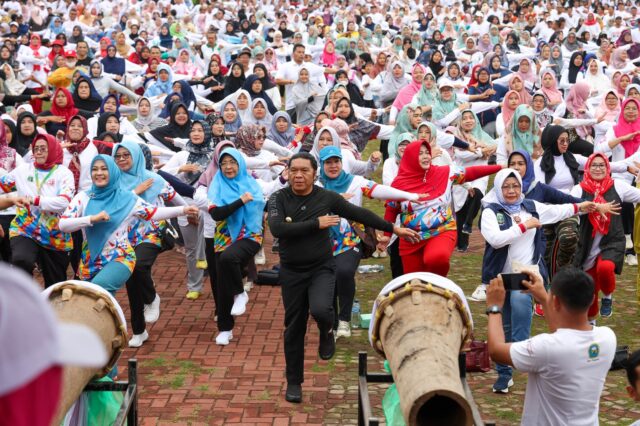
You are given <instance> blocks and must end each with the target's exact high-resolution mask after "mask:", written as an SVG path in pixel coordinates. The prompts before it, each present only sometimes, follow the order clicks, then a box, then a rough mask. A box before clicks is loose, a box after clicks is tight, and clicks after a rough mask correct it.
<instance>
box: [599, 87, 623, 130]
mask: <svg viewBox="0 0 640 426" xmlns="http://www.w3.org/2000/svg"><path fill="white" fill-rule="evenodd" d="M609 93H613V94H614V95H615V97H616V98H617V99H618V104H617V105H616V107H615V108H614V109H609V107H608V106H607V102H606V99H607V96H609ZM620 111H621V109H620V96H619V95H618V94H617V93H616V91H615V90H609V91H608V92H607V93H605V94H604V96H603V97H602V101H601V102H600V105H598V108H596V117H600V116H601V115H602V114H604V119H605V120H607V121H613V122H615V121H616V118H618V116H619V115H620Z"/></svg>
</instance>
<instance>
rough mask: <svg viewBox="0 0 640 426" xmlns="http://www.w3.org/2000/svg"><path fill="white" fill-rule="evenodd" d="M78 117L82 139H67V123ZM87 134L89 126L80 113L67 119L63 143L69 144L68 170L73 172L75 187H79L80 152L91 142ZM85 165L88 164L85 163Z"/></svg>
mask: <svg viewBox="0 0 640 426" xmlns="http://www.w3.org/2000/svg"><path fill="white" fill-rule="evenodd" d="M75 119H78V120H80V123H81V124H82V139H81V140H80V141H72V140H71V139H69V131H68V129H69V124H70V123H71V121H72V120H75ZM88 134H89V126H88V125H87V119H86V118H84V117H83V116H81V115H74V116H73V117H71V118H70V119H69V121H68V122H67V135H66V138H65V143H67V144H70V146H68V147H67V151H69V152H70V153H71V154H73V157H72V158H71V162H70V163H69V170H71V173H73V180H74V181H75V183H76V188H80V186H79V185H80V157H79V155H80V153H81V152H82V151H84V150H85V148H86V147H87V146H89V143H91V141H90V140H89V138H87V135H88ZM85 166H88V165H87V164H85Z"/></svg>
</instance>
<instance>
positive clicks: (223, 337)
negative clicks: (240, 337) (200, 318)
mask: <svg viewBox="0 0 640 426" xmlns="http://www.w3.org/2000/svg"><path fill="white" fill-rule="evenodd" d="M231 339H233V332H232V331H221V332H220V333H218V335H217V336H216V345H220V346H227V345H228V344H229V342H230V341H231Z"/></svg>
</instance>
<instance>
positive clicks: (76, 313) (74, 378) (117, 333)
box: [44, 281, 127, 424]
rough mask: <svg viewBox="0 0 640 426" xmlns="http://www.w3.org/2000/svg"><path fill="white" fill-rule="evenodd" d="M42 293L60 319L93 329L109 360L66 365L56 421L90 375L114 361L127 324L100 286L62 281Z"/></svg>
mask: <svg viewBox="0 0 640 426" xmlns="http://www.w3.org/2000/svg"><path fill="white" fill-rule="evenodd" d="M44 294H45V295H46V296H47V298H48V299H49V303H51V306H52V308H53V310H54V311H55V313H56V315H57V316H58V319H59V320H60V321H62V322H69V323H76V324H82V325H84V326H87V327H89V328H90V329H91V330H93V331H94V332H95V333H96V335H97V336H98V337H99V339H100V340H101V341H102V343H103V344H104V347H105V350H106V353H107V357H108V358H109V361H108V363H107V364H106V365H105V366H103V367H102V368H99V369H95V368H81V367H71V366H65V368H64V375H63V388H62V396H61V401H60V405H59V406H58V412H57V415H56V420H55V421H54V423H53V424H58V423H60V421H61V420H62V419H63V418H64V416H65V414H66V413H67V411H68V410H69V408H70V407H71V406H72V405H73V403H74V402H75V401H76V400H77V399H78V397H79V396H80V394H81V393H82V390H83V389H84V387H85V386H86V385H87V383H89V381H90V380H91V379H93V378H100V377H104V376H106V375H107V374H108V373H109V372H110V371H111V369H112V368H113V367H114V366H115V365H116V362H117V361H118V358H120V355H121V354H122V352H123V351H124V348H125V343H126V341H127V328H126V322H125V319H124V314H123V312H122V309H121V308H120V306H119V305H118V302H116V300H115V299H114V298H113V296H111V295H110V294H109V292H107V291H106V290H104V289H103V288H102V287H99V286H97V285H95V284H92V283H89V282H84V281H65V282H62V283H58V284H55V285H53V286H51V287H49V288H48V289H46V290H45V292H44Z"/></svg>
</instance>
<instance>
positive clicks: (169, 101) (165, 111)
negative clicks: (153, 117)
mask: <svg viewBox="0 0 640 426" xmlns="http://www.w3.org/2000/svg"><path fill="white" fill-rule="evenodd" d="M176 97H177V98H179V99H175V98H176ZM175 103H181V104H184V101H183V100H182V95H181V94H180V93H178V92H171V93H169V94H168V95H167V96H166V97H165V98H164V107H162V111H160V114H159V115H158V117H160V118H169V117H171V109H172V108H173V104H175ZM185 107H186V104H185ZM189 117H191V114H189Z"/></svg>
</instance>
